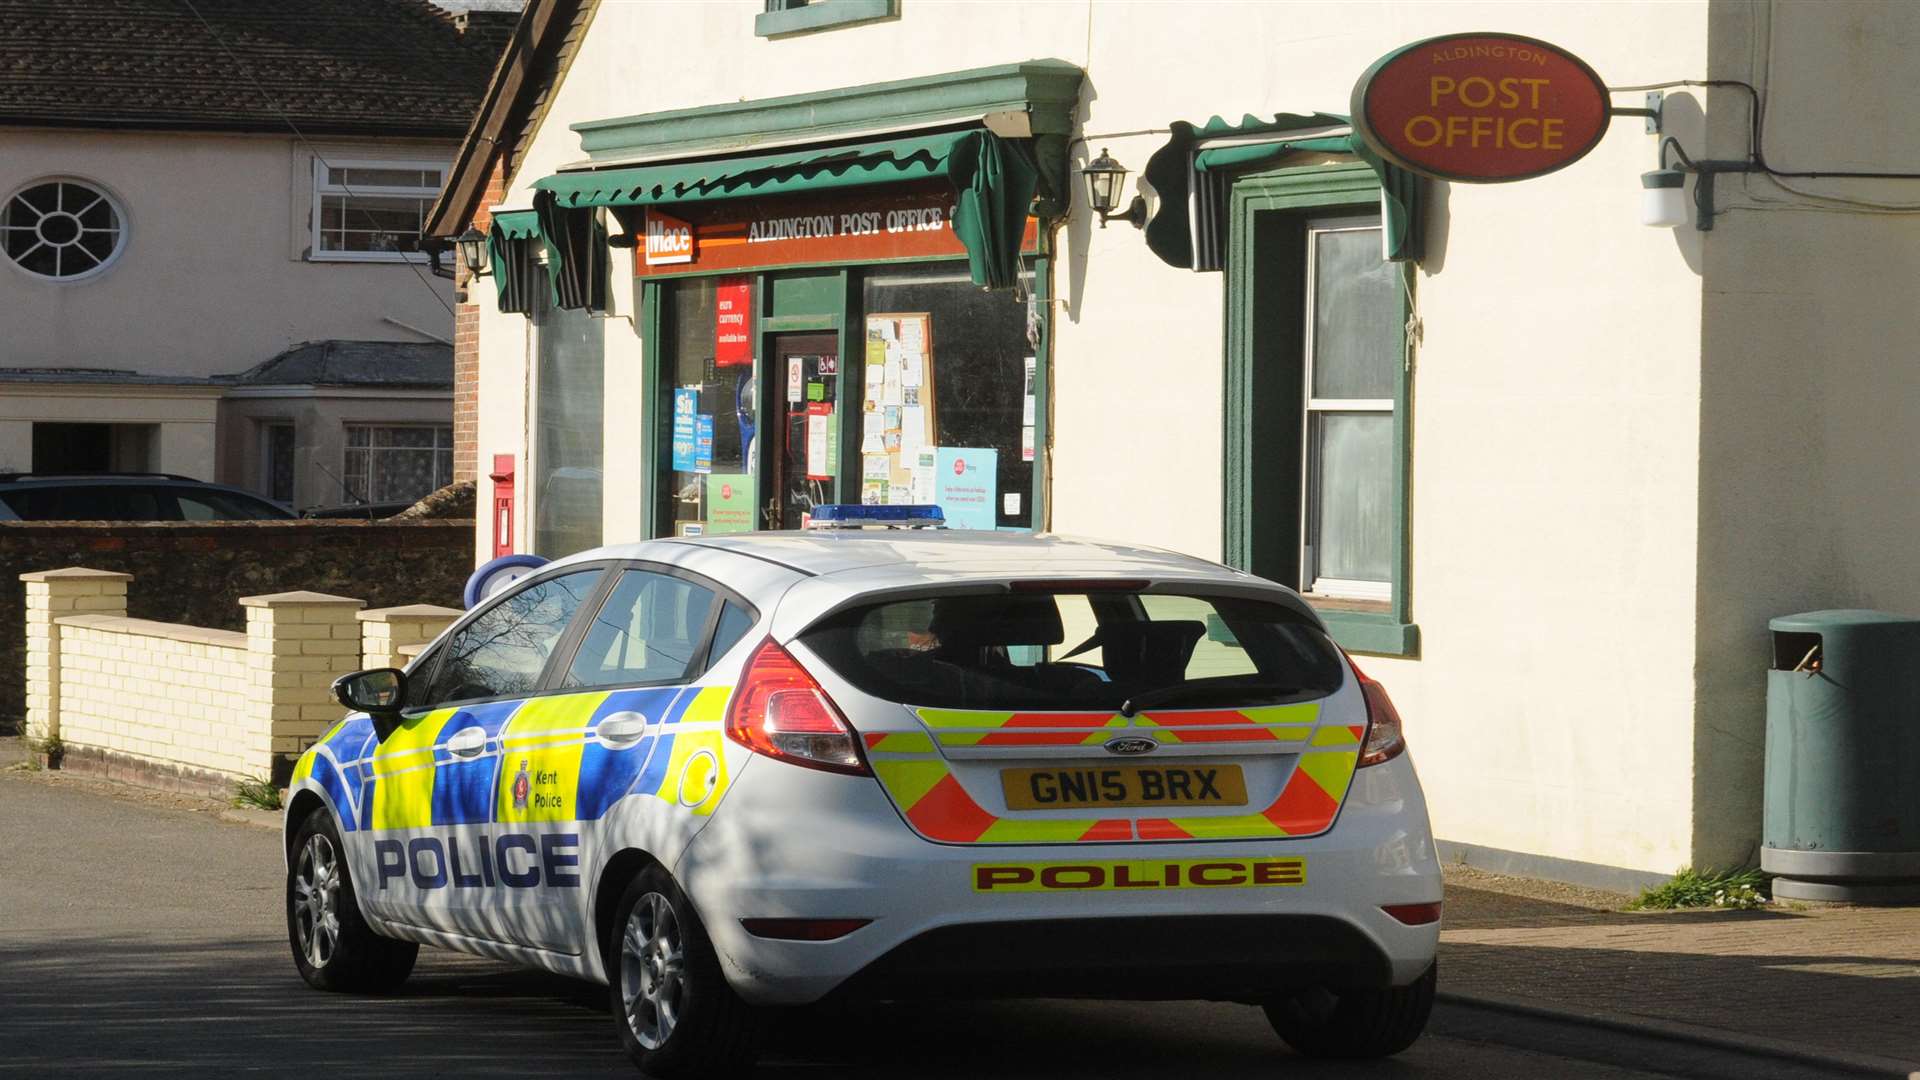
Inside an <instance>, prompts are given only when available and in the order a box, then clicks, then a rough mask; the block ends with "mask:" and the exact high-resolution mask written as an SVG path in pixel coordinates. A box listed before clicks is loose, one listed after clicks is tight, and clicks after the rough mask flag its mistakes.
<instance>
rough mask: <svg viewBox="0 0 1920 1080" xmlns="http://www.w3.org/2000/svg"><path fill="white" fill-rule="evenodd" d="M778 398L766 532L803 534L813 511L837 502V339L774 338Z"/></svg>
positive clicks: (775, 398) (814, 336) (808, 336)
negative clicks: (796, 532) (776, 530)
mask: <svg viewBox="0 0 1920 1080" xmlns="http://www.w3.org/2000/svg"><path fill="white" fill-rule="evenodd" d="M771 343H772V349H771V353H772V357H773V363H772V370H771V371H769V372H768V373H767V379H768V382H769V383H770V384H771V385H772V386H773V387H777V388H778V389H777V390H776V391H775V393H774V394H773V395H772V396H773V417H774V423H773V425H772V427H773V431H774V433H775V435H774V439H773V440H772V441H771V445H770V446H769V448H768V449H769V451H770V455H769V456H770V458H771V461H770V472H771V475H770V477H769V479H770V483H768V485H767V491H768V497H767V499H766V506H765V509H766V521H765V523H764V527H765V528H769V529H798V528H801V527H803V526H804V525H805V524H806V522H807V519H808V518H809V517H810V516H811V515H812V513H813V508H814V507H816V506H818V505H820V504H822V503H830V502H833V501H835V477H837V476H838V475H839V473H840V422H839V421H840V418H839V416H837V415H836V413H835V409H836V407H837V402H838V401H839V385H840V352H839V342H838V339H837V338H836V337H835V335H833V334H778V335H775V336H774V337H773V338H772V339H771Z"/></svg>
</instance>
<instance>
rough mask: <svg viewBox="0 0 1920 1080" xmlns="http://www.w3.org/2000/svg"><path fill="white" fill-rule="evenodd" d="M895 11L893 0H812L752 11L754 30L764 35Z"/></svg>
mask: <svg viewBox="0 0 1920 1080" xmlns="http://www.w3.org/2000/svg"><path fill="white" fill-rule="evenodd" d="M898 14H899V11H898V10H897V8H896V7H895V0H814V2H813V3H811V4H807V5H805V6H803V7H796V8H788V9H786V10H785V11H767V12H762V13H761V14H759V15H755V16H754V17H753V33H754V35H755V36H756V37H763V38H772V37H785V36H787V35H789V34H805V33H810V32H812V31H815V30H831V29H833V28H835V27H839V26H852V25H853V24H855V23H866V22H874V21H876V20H879V19H891V18H894V17H895V16H897V15H898Z"/></svg>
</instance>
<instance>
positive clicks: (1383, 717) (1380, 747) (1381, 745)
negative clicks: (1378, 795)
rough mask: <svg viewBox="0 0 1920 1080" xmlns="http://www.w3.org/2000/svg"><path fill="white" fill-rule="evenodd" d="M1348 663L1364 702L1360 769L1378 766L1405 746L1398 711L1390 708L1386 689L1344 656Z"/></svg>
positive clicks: (1351, 659) (1403, 749) (1405, 747)
mask: <svg viewBox="0 0 1920 1080" xmlns="http://www.w3.org/2000/svg"><path fill="white" fill-rule="evenodd" d="M1347 666H1348V667H1351V668H1352V669H1353V677H1354V678H1355V679H1358V680H1359V681H1360V696H1361V698H1362V699H1364V700H1365V701H1366V703H1367V741H1366V742H1365V743H1364V744H1363V745H1362V746H1361V747H1360V764H1359V766H1358V767H1359V768H1362V769H1364V768H1366V767H1367V766H1369V765H1378V764H1380V763H1381V762H1383V761H1392V760H1393V759H1394V758H1397V757H1399V756H1400V755H1401V754H1402V753H1404V752H1405V751H1406V749H1407V740H1406V739H1405V738H1403V737H1402V735H1401V731H1400V710H1398V709H1396V708H1394V707H1393V699H1392V698H1390V697H1388V696H1387V688H1386V687H1384V686H1381V685H1380V684H1379V683H1377V682H1374V681H1373V680H1372V679H1369V678H1367V673H1366V672H1364V671H1361V670H1360V665H1359V664H1356V663H1354V662H1353V657H1351V656H1349V657H1347Z"/></svg>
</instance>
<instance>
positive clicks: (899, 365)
mask: <svg viewBox="0 0 1920 1080" xmlns="http://www.w3.org/2000/svg"><path fill="white" fill-rule="evenodd" d="M866 360H867V371H866V376H865V378H864V379H863V383H864V385H865V387H866V392H865V395H864V399H863V403H862V404H863V408H864V410H865V415H864V416H863V418H862V422H861V434H862V438H861V452H862V453H865V454H878V455H883V456H884V457H885V459H886V462H887V470H886V475H885V476H884V477H877V476H873V475H872V474H871V473H870V472H869V473H867V474H866V481H865V483H863V485H862V492H861V493H862V497H863V500H864V499H866V498H870V497H871V498H877V500H878V501H880V502H888V503H902V502H907V501H909V500H911V499H913V498H914V497H915V493H914V483H913V472H914V464H915V461H916V459H917V457H918V455H919V453H920V451H922V450H923V449H928V448H931V447H934V446H935V445H937V444H938V443H939V441H940V440H939V436H938V431H939V428H938V423H937V418H936V417H935V415H934V409H933V401H934V395H933V383H934V362H933V361H934V349H933V316H932V315H931V314H930V313H928V312H925V311H897V312H882V313H877V314H872V315H868V316H867V348H866ZM881 480H884V483H885V486H884V488H881V487H878V484H877V482H878V481H881ZM869 485H873V486H869ZM988 527H989V528H991V525H989V526H988Z"/></svg>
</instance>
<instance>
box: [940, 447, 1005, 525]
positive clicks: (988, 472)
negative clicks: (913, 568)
mask: <svg viewBox="0 0 1920 1080" xmlns="http://www.w3.org/2000/svg"><path fill="white" fill-rule="evenodd" d="M999 470H1000V451H998V450H994V449H990V448H986V447H972V446H942V447H940V448H939V449H938V450H937V451H935V453H934V464H933V501H934V502H936V503H938V504H939V506H940V509H941V510H943V511H945V512H946V517H947V528H949V529H987V530H991V529H992V528H993V527H994V510H995V505H994V504H995V502H996V501H997V499H996V497H997V496H998V494H999V489H1000V471H999Z"/></svg>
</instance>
